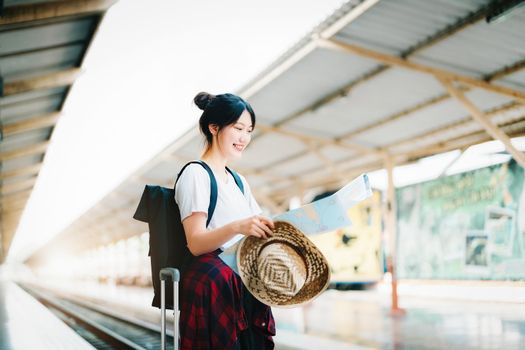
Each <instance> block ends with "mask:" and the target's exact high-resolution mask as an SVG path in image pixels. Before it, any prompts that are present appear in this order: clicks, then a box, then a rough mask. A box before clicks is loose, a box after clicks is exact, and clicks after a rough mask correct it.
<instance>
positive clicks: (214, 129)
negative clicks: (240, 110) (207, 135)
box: [208, 124, 219, 136]
mask: <svg viewBox="0 0 525 350" xmlns="http://www.w3.org/2000/svg"><path fill="white" fill-rule="evenodd" d="M208 128H209V129H210V132H211V134H212V135H213V136H216V135H217V134H218V133H219V126H218V125H217V124H210V125H208Z"/></svg>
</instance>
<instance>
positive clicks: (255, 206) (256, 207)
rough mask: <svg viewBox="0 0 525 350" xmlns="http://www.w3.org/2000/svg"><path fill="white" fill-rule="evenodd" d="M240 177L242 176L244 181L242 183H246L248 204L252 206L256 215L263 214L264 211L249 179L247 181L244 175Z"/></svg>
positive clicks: (245, 191)
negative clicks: (256, 198) (253, 192)
mask: <svg viewBox="0 0 525 350" xmlns="http://www.w3.org/2000/svg"><path fill="white" fill-rule="evenodd" d="M239 177H240V178H241V181H242V183H243V185H244V196H245V197H246V199H247V201H248V205H249V206H250V211H251V212H252V213H253V214H254V215H259V214H261V213H262V210H261V207H259V204H258V203H257V201H256V200H255V197H254V196H253V194H252V190H251V188H250V185H249V184H248V181H246V179H245V178H244V176H242V175H239Z"/></svg>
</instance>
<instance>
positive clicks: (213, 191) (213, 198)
mask: <svg viewBox="0 0 525 350" xmlns="http://www.w3.org/2000/svg"><path fill="white" fill-rule="evenodd" d="M190 164H200V165H201V166H202V167H203V168H204V169H206V171H207V172H208V175H209V176H210V204H209V205H208V218H207V219H206V227H208V225H209V224H210V221H211V218H212V216H213V212H214V211H215V206H216V205H217V180H216V179H215V175H213V171H212V170H211V168H210V167H209V166H208V164H206V163H204V162H202V161H193V162H189V163H187V164H186V165H184V166H183V167H182V169H181V171H179V174H178V175H177V180H175V185H174V186H173V188H174V189H175V186H177V181H179V177H180V175H181V174H182V172H183V171H184V169H186V167H187V166H188V165H190Z"/></svg>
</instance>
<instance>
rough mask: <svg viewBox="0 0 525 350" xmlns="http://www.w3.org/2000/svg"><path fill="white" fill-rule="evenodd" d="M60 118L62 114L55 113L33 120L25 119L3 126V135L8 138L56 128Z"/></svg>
mask: <svg viewBox="0 0 525 350" xmlns="http://www.w3.org/2000/svg"><path fill="white" fill-rule="evenodd" d="M59 117H60V113H58V112H54V113H49V114H45V115H41V116H38V117H34V118H31V119H25V120H22V121H19V122H15V123H11V124H6V125H3V126H2V135H3V136H4V137H8V136H11V135H14V134H18V133H22V132H26V131H31V130H37V129H42V128H48V127H51V126H54V125H55V124H56V122H57V121H58V118H59Z"/></svg>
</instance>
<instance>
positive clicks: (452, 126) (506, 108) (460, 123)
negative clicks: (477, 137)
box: [386, 102, 522, 150]
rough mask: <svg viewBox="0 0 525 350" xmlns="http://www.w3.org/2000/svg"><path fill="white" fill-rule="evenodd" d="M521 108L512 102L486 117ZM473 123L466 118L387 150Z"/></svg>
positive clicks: (393, 145) (396, 143)
mask: <svg viewBox="0 0 525 350" xmlns="http://www.w3.org/2000/svg"><path fill="white" fill-rule="evenodd" d="M521 106H522V105H521V104H519V103H518V102H510V103H508V104H505V105H503V106H499V107H496V108H493V109H491V110H490V111H488V112H486V113H485V115H486V116H487V117H489V118H490V119H492V118H495V117H496V116H498V115H500V114H501V113H505V112H508V111H511V110H513V109H516V108H519V107H521ZM473 122H474V121H473V120H472V117H470V116H466V117H465V118H463V119H462V120H459V121H455V122H453V123H450V124H447V125H445V126H443V127H441V128H438V129H434V130H431V131H429V132H426V133H424V134H421V135H419V136H416V137H411V138H408V139H404V140H401V141H396V142H394V143H392V144H389V145H387V146H386V148H387V149H389V150H395V149H396V148H398V147H400V146H404V145H407V144H413V143H414V142H418V141H420V140H426V139H429V138H430V139H432V138H434V137H436V136H438V135H439V134H442V133H444V132H446V131H449V130H454V129H458V128H463V127H465V126H467V125H468V124H470V123H473Z"/></svg>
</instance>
